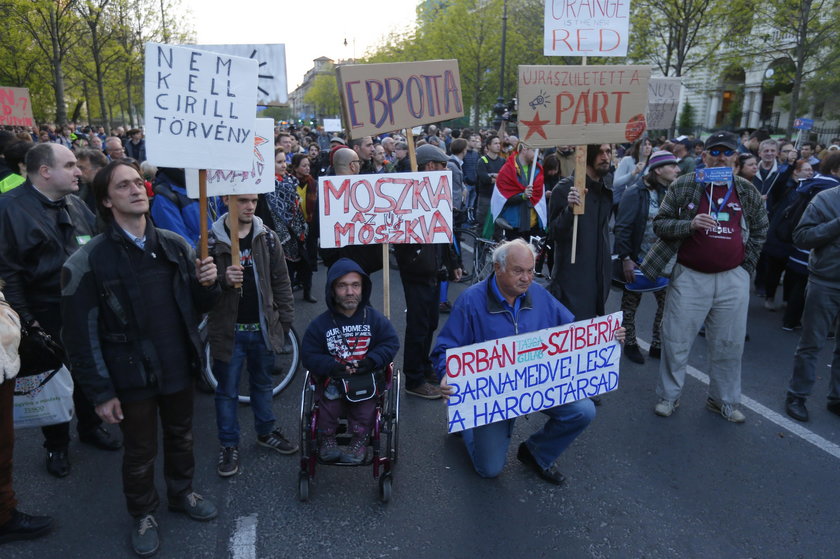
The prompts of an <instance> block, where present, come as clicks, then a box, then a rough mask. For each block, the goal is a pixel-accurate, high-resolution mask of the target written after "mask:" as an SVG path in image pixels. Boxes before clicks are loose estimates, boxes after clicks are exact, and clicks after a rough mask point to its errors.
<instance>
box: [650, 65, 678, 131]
mask: <svg viewBox="0 0 840 559" xmlns="http://www.w3.org/2000/svg"><path fill="white" fill-rule="evenodd" d="M680 80H681V78H650V81H649V82H648V110H647V127H648V130H662V129H665V128H670V127H671V126H672V125H673V124H674V119H675V118H677V106H678V105H679V103H680V90H681V89H682V85H681V83H680Z"/></svg>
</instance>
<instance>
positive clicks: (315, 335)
mask: <svg viewBox="0 0 840 559" xmlns="http://www.w3.org/2000/svg"><path fill="white" fill-rule="evenodd" d="M350 272H356V273H358V274H359V275H361V276H362V300H361V302H360V303H359V306H358V308H357V309H356V312H355V313H354V314H353V316H345V315H344V314H342V313H340V312H338V311H337V310H336V308H335V299H334V298H333V287H332V286H333V283H335V281H336V280H337V279H339V278H340V277H342V276H344V275H346V274H349V273H350ZM324 291H325V292H326V293H325V297H324V300H325V301H326V302H327V307H328V310H327V311H326V312H323V313H321V314H320V315H318V316H317V317H315V319H314V320H313V321H312V322H311V323H310V324H309V326H308V327H307V328H306V333H305V334H304V335H303V341H302V342H301V361H302V362H303V366H304V367H306V368H307V369H309V371H310V372H311V373H312V374H313V375H315V376H317V377H322V378H323V377H326V376H328V375H329V373H330V372H331V371H332V370H334V369H335V366H336V365H337V364H339V363H350V362H352V361H361V360H362V359H364V358H369V359H371V360H372V361H373V363H374V366H375V367H376V368H380V367H384V366H386V365H388V364H389V363H390V362H392V361H393V360H394V357H395V356H396V355H397V351H399V349H400V338H399V336H397V331H396V330H394V327H393V325H391V322H390V321H389V320H388V319H387V318H385V316H384V315H383V314H382V313H380V312H379V311H377V310H376V309H374V308H373V307H371V306H370V293H371V291H372V285H371V281H370V278H369V277H368V275H367V274H366V273H365V272H364V271H363V270H362V268H361V266H359V265H358V264H356V262H354V261H353V260H350V259H349V258H341V259H339V260H337V261H336V263H335V264H333V265H332V266H331V267H330V269H329V271H328V272H327V284H326V287H325V289H324Z"/></svg>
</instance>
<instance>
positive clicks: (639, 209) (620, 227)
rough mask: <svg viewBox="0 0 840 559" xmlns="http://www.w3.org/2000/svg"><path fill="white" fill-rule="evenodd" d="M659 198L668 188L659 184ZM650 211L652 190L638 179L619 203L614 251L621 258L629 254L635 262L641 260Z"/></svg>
mask: <svg viewBox="0 0 840 559" xmlns="http://www.w3.org/2000/svg"><path fill="white" fill-rule="evenodd" d="M657 191H658V192H659V200H662V198H663V197H664V196H665V192H666V191H667V188H665V187H663V186H658V187H657ZM649 212H650V190H649V189H648V187H647V184H645V182H644V179H640V180H637V181H636V182H635V183H634V184H633V185H631V186H630V188H628V189H627V190H626V191H625V192H624V196H622V197H621V202H620V203H619V204H618V214H617V215H616V217H615V228H614V229H613V234H614V235H615V249H614V250H613V252H614V253H615V254H617V255H618V257H619V258H622V259H623V258H624V257H625V256H629V257H630V258H632V259H633V261H634V262H637V263H638V262H641V259H642V258H644V254H639V252H640V251H641V249H642V240H643V239H644V236H645V226H646V225H647V220H648V213H649Z"/></svg>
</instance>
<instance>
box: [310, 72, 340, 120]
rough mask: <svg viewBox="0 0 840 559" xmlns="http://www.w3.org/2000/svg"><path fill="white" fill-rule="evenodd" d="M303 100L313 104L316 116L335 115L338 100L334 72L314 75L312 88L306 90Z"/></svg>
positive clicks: (337, 109)
mask: <svg viewBox="0 0 840 559" xmlns="http://www.w3.org/2000/svg"><path fill="white" fill-rule="evenodd" d="M303 100H304V102H306V103H308V104H310V105H314V106H315V114H316V115H317V116H318V117H331V116H337V115H338V114H339V111H340V100H339V97H338V85H337V83H336V79H335V73H333V72H330V73H329V74H318V75H317V76H315V79H314V80H312V88H311V89H310V90H309V91H307V92H306V96H305V97H304V98H303Z"/></svg>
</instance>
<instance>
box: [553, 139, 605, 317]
mask: <svg viewBox="0 0 840 559" xmlns="http://www.w3.org/2000/svg"><path fill="white" fill-rule="evenodd" d="M611 160H612V147H611V146H610V144H601V145H597V144H592V145H588V146H586V205H585V208H586V212H585V213H583V214H581V215H580V216H579V217H578V220H577V221H578V224H577V251H576V255H575V263H574V264H572V263H571V258H572V250H573V247H572V233H573V227H574V221H575V220H574V213H573V211H572V207H573V206H575V205H579V204H580V203H581V198H580V195H579V194H578V191H577V190H576V189H575V188H574V183H575V181H574V176H572V177H569V178H567V179H564V180H563V181H561V182H560V183H559V184H558V185H557V186H556V187H555V188H554V191H553V192H552V194H551V203H550V206H549V220H548V221H549V225H548V230H549V235H550V237H551V238H552V239H554V242H555V251H554V273H553V275H552V278H551V285H550V286H549V291H551V293H552V295H554V296H555V297H557V299H558V300H559V301H560V302H561V303H563V305H565V306H566V308H568V309H569V310H570V311H572V314H574V315H575V320H585V319H587V318H593V317H596V316H600V315H603V314H604V312H605V311H604V304H605V303H606V301H607V296H608V295H609V288H610V270H611V267H610V256H611V253H610V247H609V221H610V213H611V212H612V203H613V196H612V194H613V193H612V176H611V175H610V174H609V172H610V162H611Z"/></svg>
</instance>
